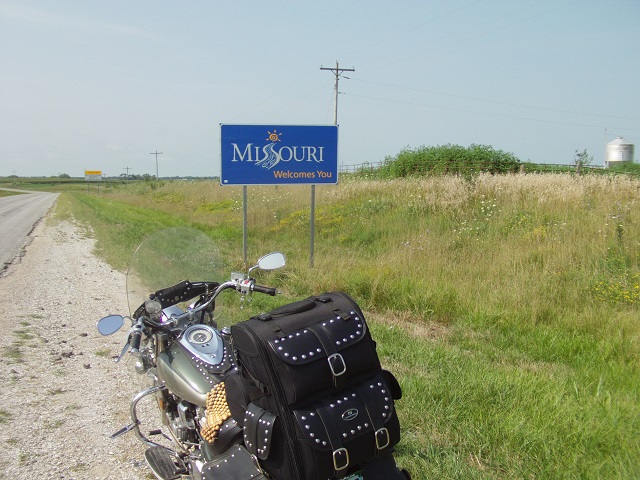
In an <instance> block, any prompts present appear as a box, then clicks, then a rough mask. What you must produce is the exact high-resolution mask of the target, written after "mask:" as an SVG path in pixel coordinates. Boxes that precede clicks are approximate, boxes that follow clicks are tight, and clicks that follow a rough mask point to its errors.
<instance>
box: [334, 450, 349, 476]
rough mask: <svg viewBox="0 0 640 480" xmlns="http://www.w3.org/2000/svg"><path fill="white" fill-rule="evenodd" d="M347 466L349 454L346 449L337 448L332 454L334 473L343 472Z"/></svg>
mask: <svg viewBox="0 0 640 480" xmlns="http://www.w3.org/2000/svg"><path fill="white" fill-rule="evenodd" d="M348 466H349V452H348V451H347V449H346V448H339V449H337V450H334V452H333V468H335V469H336V472H339V471H340V470H344V469H345V468H347V467H348Z"/></svg>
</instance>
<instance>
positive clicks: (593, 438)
mask: <svg viewBox="0 0 640 480" xmlns="http://www.w3.org/2000/svg"><path fill="white" fill-rule="evenodd" d="M248 193H249V195H248V214H249V216H248V230H249V244H248V251H249V259H256V258H257V257H259V256H260V255H262V254H264V253H266V252H268V251H272V250H281V251H283V252H284V253H285V254H286V255H287V259H288V263H287V267H286V268H285V269H283V270H281V271H277V272H273V273H270V274H266V273H265V274H261V277H260V279H261V282H260V283H264V284H269V285H277V286H278V287H279V288H281V289H282V290H283V292H284V297H279V298H277V299H275V300H272V299H270V298H269V299H264V298H262V297H258V296H256V297H255V299H254V305H253V306H252V308H254V309H256V310H265V309H269V308H272V307H275V306H276V305H279V304H282V303H284V302H285V301H289V300H294V299H298V298H301V297H306V296H308V295H311V294H317V293H321V292H323V291H328V290H343V291H345V292H348V293H349V294H351V295H352V296H353V297H354V298H355V299H356V300H357V301H358V302H359V303H360V304H361V305H362V307H363V310H364V311H365V312H366V313H368V318H369V320H370V321H371V323H372V330H373V335H374V338H375V339H376V340H377V342H378V349H379V352H380V354H381V357H382V361H383V364H384V365H385V367H387V368H388V369H390V370H391V371H393V372H394V373H395V374H396V376H397V377H398V379H399V380H400V383H401V385H402V387H403V390H404V397H403V399H402V400H400V401H399V402H398V404H397V406H398V412H399V416H400V421H401V425H402V427H403V432H404V433H403V440H402V442H401V444H400V445H399V446H398V448H397V452H398V462H399V463H400V464H401V465H402V466H403V467H405V468H407V469H409V470H410V471H411V472H412V474H413V478H415V479H427V478H434V477H435V478H456V479H480V478H495V479H499V478H500V479H502V478H558V479H560V478H581V479H582V478H584V479H591V478H593V479H596V478H607V479H616V478H617V479H624V478H637V477H638V476H640V442H638V438H639V435H640V375H639V373H640V363H639V361H640V344H639V340H640V309H639V304H640V181H638V180H635V179H631V178H628V177H626V176H622V175H621V176H616V177H612V176H606V175H584V176H576V175H572V174H557V175H554V174H526V175H525V174H509V175H488V174H479V175H476V176H474V177H471V178H467V179H465V178H462V177H459V176H446V175H442V176H428V177H421V178H404V179H393V180H376V179H367V178H363V177H358V176H345V177H344V178H341V181H340V184H339V185H336V186H322V187H320V186H319V187H317V189H316V225H315V229H316V239H315V265H314V267H313V268H310V266H309V214H310V212H309V189H308V188H306V187H283V186H278V187H273V186H272V187H250V188H249V189H248ZM56 214H57V215H58V216H61V217H70V216H72V217H74V218H75V219H76V220H77V221H78V222H80V223H82V224H84V225H86V226H87V228H88V229H90V231H91V234H92V235H94V236H95V237H96V238H97V253H98V254H99V255H101V256H103V257H104V258H105V259H106V260H107V261H108V262H110V263H111V264H112V265H113V266H114V267H115V268H118V269H125V268H126V263H127V260H128V258H129V256H130V255H131V253H132V252H133V250H134V249H135V247H136V246H137V244H138V243H139V242H140V241H141V240H142V239H143V238H144V237H145V236H146V235H148V234H149V233H151V232H153V231H155V230H158V229H161V228H163V227H166V226H173V225H183V224H189V225H192V226H195V227H196V228H199V229H201V230H203V231H204V232H206V233H207V234H208V235H210V236H211V237H212V238H214V239H215V240H216V241H217V242H218V244H219V245H221V246H222V247H224V251H225V253H226V257H227V258H228V259H229V271H231V270H232V269H238V268H243V256H242V192H241V188H239V187H220V186H219V185H217V184H216V183H214V182H211V181H207V182H205V181H189V182H186V181H171V182H163V181H160V182H135V183H130V184H118V183H114V184H109V185H105V187H104V188H100V191H99V192H97V191H96V190H94V189H90V190H88V189H87V188H86V187H84V186H80V187H78V188H77V189H76V190H75V191H74V190H73V189H72V188H70V189H69V190H66V191H65V193H63V194H62V195H61V196H60V198H59V200H58V204H57V208H56ZM210 280H215V279H210ZM123 294H124V292H123ZM245 313H246V311H245ZM229 321H231V320H229Z"/></svg>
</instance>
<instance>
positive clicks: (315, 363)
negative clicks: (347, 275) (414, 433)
mask: <svg viewBox="0 0 640 480" xmlns="http://www.w3.org/2000/svg"><path fill="white" fill-rule="evenodd" d="M232 335H233V339H234V346H235V348H236V351H237V355H238V362H239V368H240V373H239V374H238V375H237V377H236V379H235V380H236V381H234V382H227V396H228V398H230V399H231V401H230V402H229V406H230V408H231V413H232V414H233V416H234V418H236V419H238V418H242V420H241V421H239V423H240V424H241V426H243V427H244V435H245V438H244V441H245V445H246V446H247V449H248V450H249V451H250V452H251V453H253V454H254V455H255V456H256V457H257V458H258V459H259V460H260V464H261V466H262V468H264V470H265V471H266V472H267V473H268V474H269V475H270V476H271V477H272V478H274V479H276V480H327V479H330V478H340V477H343V476H345V475H347V474H350V473H352V472H353V471H355V470H358V469H359V468H360V466H359V465H360V464H362V462H365V461H368V460H371V459H373V458H375V457H376V456H379V455H384V454H386V453H388V452H390V451H392V447H393V446H394V445H395V444H396V443H397V442H398V441H399V439H400V427H399V423H398V418H397V415H396V412H395V408H394V403H393V400H394V399H397V398H400V387H399V385H398V384H397V381H396V380H395V378H394V377H393V375H391V374H390V373H389V372H385V371H383V370H382V369H381V367H380V362H379V360H378V356H377V353H376V348H375V343H374V342H373V340H372V339H371V335H370V333H369V329H368V326H367V324H366V322H365V319H364V316H363V315H362V311H361V310H360V308H359V307H358V305H357V304H356V303H355V302H354V301H353V300H352V299H351V298H350V297H349V296H348V295H345V294H343V293H328V294H323V295H321V296H319V297H310V298H308V299H306V300H303V301H301V302H296V303H293V304H290V305H286V306H284V307H281V308H279V309H277V310H274V311H272V312H270V313H269V314H266V315H261V316H260V317H255V318H252V319H250V320H248V321H246V322H242V323H239V324H237V325H235V326H233V327H232ZM234 398H242V400H239V401H234V400H233V399H234ZM242 403H244V405H242ZM241 409H243V411H242V412H241ZM234 410H235V411H234Z"/></svg>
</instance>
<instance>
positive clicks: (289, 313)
mask: <svg viewBox="0 0 640 480" xmlns="http://www.w3.org/2000/svg"><path fill="white" fill-rule="evenodd" d="M231 333H232V336H233V342H234V346H235V348H236V350H237V353H238V356H239V358H240V359H241V362H242V369H243V373H244V375H245V376H247V377H250V378H251V379H252V380H253V381H254V382H255V384H256V385H257V386H258V387H259V388H262V389H263V390H264V391H265V393H269V394H271V393H274V392H273V389H275V388H277V385H278V384H279V385H280V386H281V389H282V392H281V393H282V395H283V399H284V401H285V403H286V404H287V405H295V404H296V403H298V402H300V401H305V402H306V401H308V400H309V398H310V397H313V396H319V397H324V396H327V395H330V394H331V393H334V392H337V391H339V390H341V389H342V388H344V387H345V386H347V385H349V384H353V383H357V382H359V381H361V380H363V379H364V378H367V377H370V376H371V375H372V374H373V373H375V372H377V371H379V370H380V361H379V360H378V355H377V353H376V345H375V343H374V341H373V340H372V339H371V334H370V333H369V328H368V326H367V323H366V322H365V319H364V315H363V314H362V311H361V310H360V307H359V306H358V304H357V303H356V302H355V301H354V300H353V299H352V298H351V297H349V296H348V295H346V294H344V293H325V294H323V295H320V296H317V297H309V298H307V299H306V300H302V301H299V302H295V303H292V304H289V305H285V306H283V307H280V308H278V309H276V310H273V311H272V312H270V313H268V314H262V315H260V316H257V317H253V318H251V319H250V320H247V321H246V322H241V323H238V324H236V325H234V326H232V327H231ZM274 380H277V381H274Z"/></svg>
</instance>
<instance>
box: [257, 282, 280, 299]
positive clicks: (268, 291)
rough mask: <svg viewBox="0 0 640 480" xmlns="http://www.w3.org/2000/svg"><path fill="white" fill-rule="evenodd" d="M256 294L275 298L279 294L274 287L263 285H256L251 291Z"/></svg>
mask: <svg viewBox="0 0 640 480" xmlns="http://www.w3.org/2000/svg"><path fill="white" fill-rule="evenodd" d="M251 290H252V291H254V292H258V293H265V294H267V295H271V296H272V297H275V296H276V295H277V294H278V289H277V288H273V287H263V286H262V285H254V286H253V287H252V289H251Z"/></svg>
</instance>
